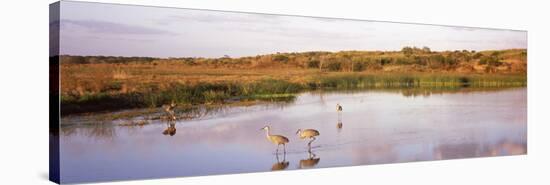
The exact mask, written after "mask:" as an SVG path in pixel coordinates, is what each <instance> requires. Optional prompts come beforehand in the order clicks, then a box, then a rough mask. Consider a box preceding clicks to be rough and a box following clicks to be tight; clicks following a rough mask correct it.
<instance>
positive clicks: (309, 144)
mask: <svg viewBox="0 0 550 185" xmlns="http://www.w3.org/2000/svg"><path fill="white" fill-rule="evenodd" d="M311 138H313V139H312V140H311V141H309V143H307V145H308V146H310V147H311V143H312V142H313V141H315V140H316V139H317V138H315V137H311Z"/></svg>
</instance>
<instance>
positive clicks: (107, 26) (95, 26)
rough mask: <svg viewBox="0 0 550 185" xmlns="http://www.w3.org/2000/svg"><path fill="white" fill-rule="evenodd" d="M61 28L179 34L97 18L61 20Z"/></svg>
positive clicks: (93, 31) (142, 33) (107, 31)
mask: <svg viewBox="0 0 550 185" xmlns="http://www.w3.org/2000/svg"><path fill="white" fill-rule="evenodd" d="M60 27H61V29H73V28H78V29H84V30H86V31H88V32H92V33H99V34H121V35H124V34H133V35H177V34H176V33H173V32H169V31H165V30H160V29H155V28H148V27H144V26H137V25H129V24H123V23H114V22H108V21H97V20H67V19H65V20H61V24H60Z"/></svg>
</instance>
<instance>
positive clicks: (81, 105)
mask: <svg viewBox="0 0 550 185" xmlns="http://www.w3.org/2000/svg"><path fill="white" fill-rule="evenodd" d="M303 78H304V79H303V81H302V82H300V83H298V82H291V81H287V80H281V79H263V80H259V81H255V82H234V81H228V82H212V83H198V84H193V85H185V84H181V83H172V84H170V85H168V86H167V87H164V88H163V89H160V88H159V87H157V86H155V85H150V86H149V87H148V88H145V90H143V91H141V92H129V93H108V92H104V93H95V94H85V95H84V96H80V97H71V96H63V95H62V97H61V105H62V106H61V112H62V115H68V114H73V113H84V112H99V111H113V110H120V109H126V108H144V107H159V106H161V105H163V104H167V103H169V102H172V101H174V102H176V103H178V104H179V105H197V104H223V103H230V102H235V101H254V100H261V101H292V100H293V99H294V98H295V95H296V94H297V93H299V92H303V91H308V90H323V89H326V90H340V89H341V90H346V89H381V88H464V87H475V88H484V87H487V88H489V87H491V88H494V87H522V86H526V76H525V75H460V74H447V75H435V74H414V75H405V74H356V73H343V74H342V73H337V74H325V75H312V76H308V77H303Z"/></svg>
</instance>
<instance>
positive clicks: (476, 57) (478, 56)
mask: <svg viewBox="0 0 550 185" xmlns="http://www.w3.org/2000/svg"><path fill="white" fill-rule="evenodd" d="M482 56H483V54H481V53H476V54H474V56H472V58H473V59H479V58H481V57H482Z"/></svg>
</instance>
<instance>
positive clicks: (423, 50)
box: [422, 46, 432, 53]
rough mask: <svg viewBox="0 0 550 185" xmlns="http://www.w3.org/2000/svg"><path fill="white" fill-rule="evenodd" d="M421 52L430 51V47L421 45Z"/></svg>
mask: <svg viewBox="0 0 550 185" xmlns="http://www.w3.org/2000/svg"><path fill="white" fill-rule="evenodd" d="M422 52H424V53H431V52H432V50H430V48H429V47H427V46H424V47H422Z"/></svg>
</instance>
